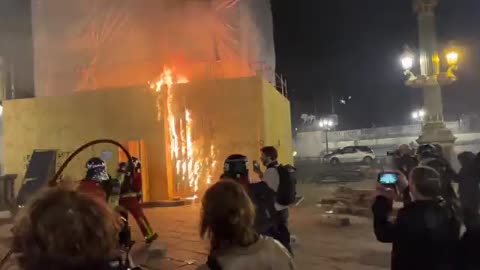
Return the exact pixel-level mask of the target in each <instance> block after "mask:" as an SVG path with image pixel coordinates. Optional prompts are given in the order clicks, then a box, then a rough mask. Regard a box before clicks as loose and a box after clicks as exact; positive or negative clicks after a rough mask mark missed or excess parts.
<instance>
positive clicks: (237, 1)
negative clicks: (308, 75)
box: [32, 0, 275, 96]
mask: <svg viewBox="0 0 480 270" xmlns="http://www.w3.org/2000/svg"><path fill="white" fill-rule="evenodd" d="M32 14H33V25H34V59H35V86H36V94H37V96H49V95H65V94H69V93H71V92H73V91H78V90H88V89H98V88H110V87H121V86H132V85H142V84H145V83H146V82H148V81H150V80H152V78H155V77H156V76H158V74H159V72H161V70H162V68H163V67H164V66H170V67H174V68H175V69H176V70H177V71H179V72H181V73H182V74H185V75H186V76H187V77H188V78H189V79H190V80H205V79H207V80H208V79H215V78H231V77H243V76H251V75H254V74H255V72H256V71H257V70H259V69H262V70H263V71H264V73H267V76H269V77H270V78H272V77H273V70H274V65H275V61H274V49H273V25H272V18H271V16H272V15H271V11H270V4H269V1H268V0H195V1H193V0H175V1H172V0H142V1H138V0H137V1H136V0H82V1H77V0H36V1H33V3H32Z"/></svg>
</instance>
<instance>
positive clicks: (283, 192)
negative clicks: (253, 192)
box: [277, 165, 297, 205]
mask: <svg viewBox="0 0 480 270" xmlns="http://www.w3.org/2000/svg"><path fill="white" fill-rule="evenodd" d="M277 170H278V175H279V176H280V182H279V184H278V190H277V203H279V204H281V205H291V204H293V203H294V202H295V197H296V195H297V187H296V185H297V178H296V171H297V169H295V167H293V166H292V165H279V166H278V167H277Z"/></svg>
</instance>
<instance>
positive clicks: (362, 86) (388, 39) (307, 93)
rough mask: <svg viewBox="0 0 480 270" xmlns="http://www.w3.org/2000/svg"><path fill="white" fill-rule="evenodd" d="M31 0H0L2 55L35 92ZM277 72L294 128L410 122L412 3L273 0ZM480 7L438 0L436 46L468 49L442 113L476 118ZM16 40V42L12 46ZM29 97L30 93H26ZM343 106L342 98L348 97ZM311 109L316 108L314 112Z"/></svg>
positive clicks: (462, 0) (471, 1)
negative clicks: (407, 67)
mask: <svg viewBox="0 0 480 270" xmlns="http://www.w3.org/2000/svg"><path fill="white" fill-rule="evenodd" d="M29 2H30V1H29V0H1V1H0V54H3V55H7V56H9V57H13V58H15V59H16V60H15V61H16V66H15V67H16V73H17V80H18V82H17V87H18V88H20V90H23V91H27V92H28V91H29V89H33V71H32V45H31V27H30V18H29V16H30V8H29V6H30V4H29ZM272 4H273V11H274V23H275V36H276V51H277V72H278V73H280V74H283V75H284V76H286V78H287V79H288V84H289V89H290V99H291V101H292V109H293V115H292V118H293V120H294V123H295V122H297V121H296V120H297V119H299V115H300V114H301V113H309V114H313V113H315V108H316V113H317V114H318V115H321V114H326V113H330V111H331V106H330V92H332V93H333V96H334V97H335V107H336V108H335V109H336V112H337V113H338V114H339V116H340V123H341V126H340V127H341V128H359V127H370V126H372V125H375V126H383V125H393V124H399V123H407V122H408V121H409V118H410V112H411V111H412V110H413V109H415V108H419V107H420V106H421V103H422V100H421V97H422V96H421V92H420V91H419V90H417V89H410V88H407V87H405V86H404V85H403V73H402V70H401V67H400V63H399V55H400V54H401V52H402V47H403V45H405V44H409V45H410V46H412V47H417V24H416V17H415V15H414V14H413V12H412V4H411V0H388V1H387V0H364V1H359V0H330V1H324V0H295V1H293V0H272ZM479 12H480V1H479V0H441V1H440V6H439V8H438V12H437V32H438V36H439V42H440V45H442V44H446V43H447V42H448V41H450V40H456V41H457V42H459V43H460V44H462V45H463V46H464V47H465V49H466V55H465V57H464V58H463V59H461V63H460V70H459V72H458V76H459V81H458V82H457V83H456V84H454V85H452V86H449V87H445V88H444V103H445V114H446V117H447V119H455V118H456V117H458V115H459V114H461V113H472V112H473V113H480V111H479V110H480V106H478V103H479V101H480V80H479V77H480V76H479V75H480V52H479V49H480V30H479V29H478V26H479V25H480V13H479ZM12 41H13V42H12ZM30 91H31V90H30ZM348 96H351V97H352V99H351V100H347V104H346V105H342V104H340V103H339V100H340V98H342V97H345V98H348ZM315 104H316V106H315Z"/></svg>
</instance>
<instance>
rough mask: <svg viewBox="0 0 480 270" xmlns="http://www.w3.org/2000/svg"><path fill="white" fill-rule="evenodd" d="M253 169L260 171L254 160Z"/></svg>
mask: <svg viewBox="0 0 480 270" xmlns="http://www.w3.org/2000/svg"><path fill="white" fill-rule="evenodd" d="M253 169H254V170H258V169H260V164H259V163H258V161H256V160H254V161H253Z"/></svg>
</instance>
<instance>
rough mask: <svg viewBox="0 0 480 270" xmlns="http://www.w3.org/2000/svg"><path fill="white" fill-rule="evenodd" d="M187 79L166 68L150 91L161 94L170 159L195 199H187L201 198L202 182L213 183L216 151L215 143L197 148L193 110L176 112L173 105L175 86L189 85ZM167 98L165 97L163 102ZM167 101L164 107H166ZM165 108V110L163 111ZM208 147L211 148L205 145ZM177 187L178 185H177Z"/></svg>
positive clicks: (160, 112) (160, 115) (159, 101)
mask: <svg viewBox="0 0 480 270" xmlns="http://www.w3.org/2000/svg"><path fill="white" fill-rule="evenodd" d="M188 82H189V81H188V79H187V78H186V77H184V76H182V75H178V74H175V73H174V71H173V70H172V69H170V68H164V70H163V73H162V74H161V75H160V76H159V77H158V78H157V80H156V81H155V82H154V83H149V85H150V88H151V89H152V90H155V91H156V92H157V93H162V92H164V91H166V93H164V94H163V95H158V98H157V109H158V116H157V117H158V119H159V120H161V119H166V121H167V126H166V128H168V136H167V139H168V142H167V143H168V147H169V149H170V151H169V153H170V159H171V160H172V164H174V166H175V170H174V172H175V180H176V181H177V180H178V179H181V181H182V182H183V183H185V184H187V185H188V187H189V188H190V189H191V191H192V192H193V196H192V197H189V198H187V199H196V198H198V195H197V193H198V191H199V186H200V183H199V180H200V179H205V183H206V184H207V185H209V184H211V183H212V179H213V174H214V173H215V167H216V162H217V161H216V152H217V151H216V149H215V146H214V145H213V144H211V145H210V146H209V149H208V148H207V149H208V150H207V149H205V148H204V147H205V146H204V145H203V144H202V143H199V145H198V147H195V144H194V141H193V118H192V114H191V111H190V110H188V109H187V108H184V109H183V110H180V112H179V110H177V109H176V108H178V106H175V105H176V104H174V91H173V86H174V85H177V84H184V83H188ZM162 96H164V97H166V98H164V99H162V98H161V97H162ZM163 102H165V104H163ZM162 108H165V110H163V109H162ZM206 147H208V145H207V146H206ZM177 184H178V182H177Z"/></svg>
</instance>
